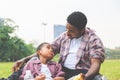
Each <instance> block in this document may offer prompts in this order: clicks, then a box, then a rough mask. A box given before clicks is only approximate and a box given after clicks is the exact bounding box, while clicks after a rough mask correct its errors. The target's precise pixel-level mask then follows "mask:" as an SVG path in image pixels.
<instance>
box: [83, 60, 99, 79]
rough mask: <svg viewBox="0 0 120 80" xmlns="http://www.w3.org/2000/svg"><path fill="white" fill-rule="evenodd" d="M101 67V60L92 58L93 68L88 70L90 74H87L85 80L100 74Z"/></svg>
mask: <svg viewBox="0 0 120 80" xmlns="http://www.w3.org/2000/svg"><path fill="white" fill-rule="evenodd" d="M100 66H101V62H100V60H99V59H97V58H92V59H91V67H90V69H89V70H88V72H87V73H86V74H85V80H90V79H91V78H93V76H95V75H96V74H97V73H99V70H100Z"/></svg>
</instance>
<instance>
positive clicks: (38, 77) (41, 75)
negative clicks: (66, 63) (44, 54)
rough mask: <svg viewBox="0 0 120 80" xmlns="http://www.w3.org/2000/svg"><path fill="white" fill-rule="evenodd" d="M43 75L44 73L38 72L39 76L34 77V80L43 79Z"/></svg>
mask: <svg viewBox="0 0 120 80" xmlns="http://www.w3.org/2000/svg"><path fill="white" fill-rule="evenodd" d="M45 77H46V76H45V75H44V74H40V75H39V76H37V77H35V79H34V80H45Z"/></svg>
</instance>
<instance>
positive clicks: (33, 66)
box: [20, 58, 65, 80]
mask: <svg viewBox="0 0 120 80" xmlns="http://www.w3.org/2000/svg"><path fill="white" fill-rule="evenodd" d="M46 65H47V67H48V68H49V70H50V72H51V77H52V78H54V77H64V76H65V73H64V72H63V71H62V66H61V64H58V63H56V62H53V61H49V62H48V63H47V64H46ZM41 68H42V65H41V62H40V60H39V59H38V58H35V59H33V60H30V61H29V62H27V64H26V65H25V67H24V68H23V72H22V75H21V76H20V80H23V79H24V76H25V72H26V70H31V73H32V75H33V76H34V78H35V77H36V76H38V75H39V74H41Z"/></svg>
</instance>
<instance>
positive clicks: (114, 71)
mask: <svg viewBox="0 0 120 80" xmlns="http://www.w3.org/2000/svg"><path fill="white" fill-rule="evenodd" d="M54 60H55V61H56V60H57V58H55V59H54ZM12 65H13V62H3V63H0V78H1V77H4V78H7V77H8V76H9V75H10V74H11V73H12V71H11V68H12ZM100 73H101V74H103V75H105V76H106V77H107V78H108V80H120V60H105V62H104V63H103V64H102V66H101V70H100Z"/></svg>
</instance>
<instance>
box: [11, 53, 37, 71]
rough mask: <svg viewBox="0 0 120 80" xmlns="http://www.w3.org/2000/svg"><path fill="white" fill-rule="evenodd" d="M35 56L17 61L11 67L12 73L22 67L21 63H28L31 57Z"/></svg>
mask: <svg viewBox="0 0 120 80" xmlns="http://www.w3.org/2000/svg"><path fill="white" fill-rule="evenodd" d="M36 55H37V54H36V53H34V54H32V55H30V56H27V57H25V58H22V59H20V60H17V61H16V62H15V63H14V65H13V67H12V71H13V72H15V71H18V70H19V68H20V67H21V66H22V64H23V63H26V62H27V61H29V60H30V59H31V58H32V57H34V56H36Z"/></svg>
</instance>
